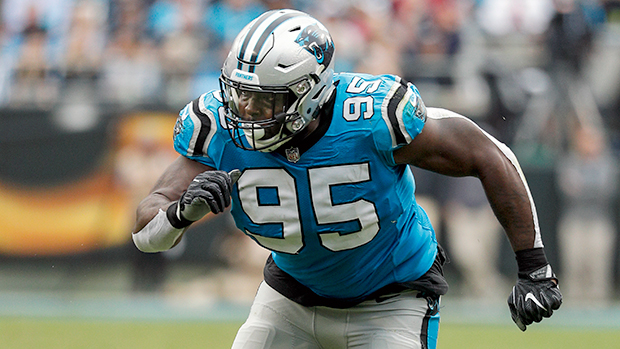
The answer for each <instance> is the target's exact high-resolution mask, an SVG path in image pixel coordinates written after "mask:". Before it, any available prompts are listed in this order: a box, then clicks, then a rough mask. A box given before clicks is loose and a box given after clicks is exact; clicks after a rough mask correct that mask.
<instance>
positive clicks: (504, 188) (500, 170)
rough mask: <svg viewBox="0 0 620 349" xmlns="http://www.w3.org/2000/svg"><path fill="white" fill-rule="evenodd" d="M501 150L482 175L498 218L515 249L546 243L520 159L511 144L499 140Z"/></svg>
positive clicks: (481, 169) (490, 156)
mask: <svg viewBox="0 0 620 349" xmlns="http://www.w3.org/2000/svg"><path fill="white" fill-rule="evenodd" d="M497 143H498V144H497V145H498V149H499V151H498V152H495V153H494V154H492V155H489V156H488V157H487V159H488V160H489V163H487V164H485V165H484V166H482V167H481V168H480V171H479V173H478V177H479V178H480V180H481V182H482V186H483V188H484V189H485V192H486V195H487V198H488V200H489V203H490V204H491V207H492V208H493V211H494V212H495V215H496V217H497V219H498V220H499V222H500V224H501V225H502V227H503V228H504V230H505V232H506V235H507V237H508V240H509V241H510V244H511V246H512V249H513V250H514V251H519V250H524V249H530V248H533V247H542V246H543V245H542V240H541V237H540V228H539V226H538V216H537V213H536V207H535V205H534V201H533V199H532V196H531V194H530V191H529V188H528V185H527V181H526V180H525V176H524V175H523V172H522V171H521V168H520V166H519V163H518V161H517V159H516V157H515V156H514V154H513V153H512V151H510V149H508V147H506V146H505V145H504V144H501V143H499V142H497Z"/></svg>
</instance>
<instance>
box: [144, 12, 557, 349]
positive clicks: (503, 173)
mask: <svg viewBox="0 0 620 349" xmlns="http://www.w3.org/2000/svg"><path fill="white" fill-rule="evenodd" d="M333 67H334V43H333V42H332V38H331V36H330V35H329V32H328V31H327V29H326V28H325V27H324V26H323V24H321V23H320V22H318V21H317V20H316V19H314V18H312V17H310V16H309V15H307V14H305V13H302V12H298V11H294V10H274V11H270V12H266V13H264V14H263V15H261V16H259V17H258V18H256V19H255V20H254V21H252V22H251V23H249V24H248V25H247V26H246V27H245V28H244V29H243V30H242V31H241V32H240V34H239V35H238V36H237V38H236V39H235V41H234V43H233V44H232V49H231V51H230V53H229V55H228V58H226V60H225V62H224V65H223V68H222V73H221V77H220V86H221V88H220V90H217V91H210V92H207V93H205V94H203V95H202V96H200V97H199V98H197V99H196V100H194V101H192V102H191V103H189V104H188V105H187V106H186V107H185V108H184V109H183V110H182V111H181V112H180V115H179V118H178V121H177V124H176V126H175V130H174V146H175V149H176V150H177V151H178V152H179V153H180V156H179V157H178V159H177V160H176V161H175V162H174V163H173V164H172V165H171V166H170V167H169V168H168V169H167V170H166V171H165V173H163V175H162V176H161V178H160V179H159V181H158V182H157V184H156V185H155V188H154V189H153V191H152V193H151V194H149V195H148V196H147V197H146V198H145V199H144V200H143V201H142V202H141V203H140V205H139V206H138V209H137V221H136V225H135V228H134V231H133V235H132V236H133V240H134V242H135V245H136V246H137V247H138V248H139V249H140V250H142V251H144V252H157V251H163V250H167V249H169V248H171V247H172V246H174V245H175V244H176V243H178V242H179V240H180V239H181V237H182V235H183V233H184V231H185V230H186V228H187V227H188V226H189V225H190V224H192V223H193V222H195V221H197V220H199V219H200V218H201V217H203V216H204V215H205V214H207V213H209V212H213V213H215V214H217V213H221V212H224V211H225V210H226V208H227V207H228V206H229V205H231V203H232V210H231V213H232V215H233V217H234V220H235V222H236V225H237V227H238V228H239V229H240V230H242V231H243V232H244V233H245V234H246V235H247V236H248V237H249V238H251V239H253V240H254V241H256V243H258V244H259V245H261V246H263V247H264V248H267V249H269V250H271V251H272V253H271V255H270V257H269V258H268V260H267V262H266V265H265V269H264V282H263V283H262V284H261V285H260V287H259V289H258V293H257V294H256V298H255V300H254V303H253V305H252V308H251V312H250V315H249V317H248V319H247V321H246V322H245V323H244V325H243V326H242V327H241V328H240V330H239V332H238V334H237V336H236V339H235V341H234V344H233V348H346V347H363V348H435V347H436V342H437V334H438V330H439V304H440V297H441V296H442V295H444V294H445V293H446V292H447V289H448V285H447V283H446V280H445V278H444V277H443V272H442V266H443V263H444V262H445V260H446V257H445V254H444V252H443V250H442V249H441V247H440V246H439V245H438V244H437V240H436V238H435V232H434V231H433V227H432V226H431V223H430V221H429V218H428V217H427V215H426V213H425V212H424V210H423V209H422V207H420V206H419V205H418V204H417V203H416V199H415V195H414V192H415V182H414V178H413V175H412V172H411V170H410V168H409V165H413V166H418V167H421V168H424V169H427V170H431V171H435V172H438V173H441V174H445V175H452V176H476V177H478V178H479V179H480V181H481V182H482V185H483V187H484V189H485V191H486V194H487V197H488V199H489V201H490V203H491V206H492V207H493V209H494V212H495V214H496V216H497V218H498V220H499V222H500V223H501V224H502V226H503V227H504V229H505V231H506V234H507V236H508V239H509V240H510V243H511V245H512V248H513V249H514V251H515V253H516V260H517V265H518V269H519V274H518V278H517V284H516V286H515V287H514V288H513V290H512V293H511V294H510V296H509V298H508V304H509V308H510V312H511V315H512V318H513V320H514V321H515V323H516V324H517V325H518V326H519V328H521V330H525V329H526V326H527V325H529V324H531V323H532V322H538V321H540V320H541V319H542V318H543V317H549V316H551V314H552V313H553V311H554V310H556V309H558V308H559V306H560V304H561V302H562V296H561V294H560V291H559V288H558V285H557V283H558V281H557V279H556V277H555V275H554V274H553V271H552V269H551V267H550V265H549V263H548V262H547V259H546V257H545V252H544V248H543V242H542V240H541V235H540V230H539V226H538V221H537V216H536V209H535V207H534V203H533V201H532V196H531V195H530V192H529V189H528V186H527V183H526V180H525V178H524V176H523V173H522V171H521V169H520V167H519V164H518V162H517V159H516V158H515V156H514V155H513V153H512V152H511V151H510V150H509V149H508V147H506V146H505V145H504V144H502V143H500V142H499V141H497V140H496V139H495V138H493V137H492V136H490V135H489V134H487V133H486V132H484V131H483V130H482V129H481V128H479V127H478V126H477V125H476V124H475V123H474V122H472V121H471V120H469V119H467V118H465V117H463V116H461V115H458V114H456V113H454V112H451V111H449V110H445V109H439V108H428V109H427V108H426V107H425V106H424V103H423V101H422V99H421V97H420V94H419V92H418V90H417V88H416V87H415V86H414V85H412V84H410V83H407V82H406V81H403V80H402V79H401V78H399V77H398V76H393V75H381V76H371V75H365V74H353V73H338V74H336V73H334V70H333V69H334V68H333Z"/></svg>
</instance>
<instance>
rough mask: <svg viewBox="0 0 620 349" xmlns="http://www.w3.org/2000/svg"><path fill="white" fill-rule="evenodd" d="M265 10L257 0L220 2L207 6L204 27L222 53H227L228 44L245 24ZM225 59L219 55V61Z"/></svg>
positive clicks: (225, 0) (224, 0) (226, 0)
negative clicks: (213, 37) (212, 36)
mask: <svg viewBox="0 0 620 349" xmlns="http://www.w3.org/2000/svg"><path fill="white" fill-rule="evenodd" d="M266 10H267V8H266V7H265V6H264V5H263V3H262V2H260V1H258V0H221V1H215V2H213V3H212V4H211V5H209V6H207V8H206V11H205V13H204V17H203V23H204V25H205V27H206V28H207V29H208V30H210V31H211V33H212V34H213V35H214V36H215V39H216V40H217V42H218V43H219V45H220V46H221V50H222V52H224V51H225V52H226V53H228V50H230V44H231V43H232V41H233V39H234V38H235V36H236V34H237V33H239V31H241V29H242V28H243V26H244V24H245V23H249V22H250V21H251V20H253V19H254V18H256V17H258V16H259V15H261V14H262V13H263V12H264V11H266ZM224 58H226V56H225V53H221V54H220V56H219V59H221V60H223V59H224Z"/></svg>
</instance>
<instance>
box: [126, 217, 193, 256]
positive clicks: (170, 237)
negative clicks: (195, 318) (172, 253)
mask: <svg viewBox="0 0 620 349" xmlns="http://www.w3.org/2000/svg"><path fill="white" fill-rule="evenodd" d="M183 231H185V228H175V227H173V226H172V224H171V223H170V221H169V220H168V217H167V216H166V212H164V211H163V210H162V209H159V212H157V215H155V217H153V219H151V221H150V222H149V223H148V224H147V225H146V226H145V227H144V228H142V230H140V231H138V232H137V233H133V234H131V237H132V239H133V243H134V244H135V245H136V247H137V248H138V250H140V251H142V252H147V253H153V252H161V251H166V250H169V249H170V248H172V246H174V244H175V243H176V242H177V240H178V239H179V237H180V236H181V234H183Z"/></svg>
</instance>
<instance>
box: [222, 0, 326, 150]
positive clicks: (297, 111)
mask: <svg viewBox="0 0 620 349" xmlns="http://www.w3.org/2000/svg"><path fill="white" fill-rule="evenodd" d="M333 52H334V46H333V42H332V40H331V37H330V36H329V33H328V32H327V29H325V27H323V25H322V24H320V23H319V22H318V21H317V20H316V19H314V18H312V17H310V16H308V15H307V14H305V13H303V12H299V11H294V10H275V11H269V12H266V13H264V14H263V15H261V16H260V17H258V18H257V19H255V20H254V21H252V22H251V23H250V24H248V25H247V26H246V27H245V28H244V29H243V30H242V31H241V32H240V33H239V35H238V36H237V38H236V39H235V41H234V42H233V45H232V49H231V51H230V53H229V55H228V58H227V59H226V60H225V62H224V66H223V68H222V74H221V76H220V89H221V92H222V97H223V102H224V110H225V115H226V122H227V126H228V130H229V132H230V133H231V137H232V139H233V142H234V143H235V145H237V146H239V147H241V148H243V149H247V150H259V151H264V152H270V151H273V150H275V149H277V148H278V147H280V146H281V145H282V144H284V143H285V142H286V141H288V140H289V139H290V138H292V137H293V136H295V135H296V134H298V133H299V132H301V131H302V130H303V129H304V128H305V127H306V126H307V125H308V124H309V123H310V122H311V121H312V120H313V119H314V118H315V117H316V115H317V114H318V111H319V109H320V106H321V105H322V103H323V102H324V101H325V99H326V96H327V95H328V94H329V91H331V89H332V87H331V86H332V82H333V60H332V56H333ZM243 138H245V140H246V142H244V140H243Z"/></svg>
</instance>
